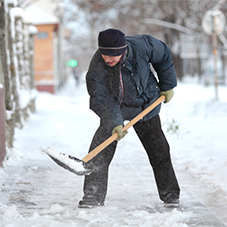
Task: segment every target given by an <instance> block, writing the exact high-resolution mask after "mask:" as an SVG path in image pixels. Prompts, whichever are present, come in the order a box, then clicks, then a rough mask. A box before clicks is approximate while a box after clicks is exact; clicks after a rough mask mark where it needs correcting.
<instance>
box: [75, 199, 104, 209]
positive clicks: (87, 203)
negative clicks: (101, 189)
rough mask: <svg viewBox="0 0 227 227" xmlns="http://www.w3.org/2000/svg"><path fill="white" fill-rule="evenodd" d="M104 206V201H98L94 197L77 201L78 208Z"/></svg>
mask: <svg viewBox="0 0 227 227" xmlns="http://www.w3.org/2000/svg"><path fill="white" fill-rule="evenodd" d="M101 206H104V202H98V201H96V200H94V199H82V200H81V201H80V202H79V205H78V208H86V209H92V208H94V207H101Z"/></svg>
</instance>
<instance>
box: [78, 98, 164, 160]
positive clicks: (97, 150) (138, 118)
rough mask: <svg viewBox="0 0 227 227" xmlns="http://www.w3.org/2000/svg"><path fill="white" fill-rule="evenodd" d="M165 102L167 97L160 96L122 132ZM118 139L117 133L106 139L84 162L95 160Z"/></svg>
mask: <svg viewBox="0 0 227 227" xmlns="http://www.w3.org/2000/svg"><path fill="white" fill-rule="evenodd" d="M164 100H165V95H162V96H160V97H159V98H158V99H157V100H156V101H155V102H153V103H152V104H151V105H150V106H148V107H147V108H146V109H145V110H143V111H142V112H141V113H140V114H138V115H137V116H136V117H134V118H133V119H132V120H131V121H130V122H128V123H127V124H126V125H125V126H124V127H123V129H122V131H125V130H128V129H129V128H130V127H131V126H133V125H134V124H135V123H137V122H138V121H139V120H140V119H142V118H143V117H144V116H145V115H147V114H148V113H149V112H150V111H151V110H153V109H154V108H155V107H156V106H158V105H159V104H160V103H161V102H162V101H164ZM117 138H118V134H117V132H116V133H114V134H113V135H112V136H110V137H109V138H108V139H106V140H105V141H104V142H103V143H101V144H100V145H99V146H97V147H96V148H95V149H93V150H92V151H91V152H90V153H88V154H87V155H86V156H85V157H84V158H83V159H82V161H84V162H88V161H90V160H91V159H92V158H94V157H95V156H96V155H97V154H99V153H100V152H101V151H102V150H103V149H104V148H106V147H107V146H108V145H110V144H111V143H112V142H113V141H114V140H116V139H117Z"/></svg>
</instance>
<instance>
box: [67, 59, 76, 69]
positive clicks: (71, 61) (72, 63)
mask: <svg viewBox="0 0 227 227" xmlns="http://www.w3.org/2000/svg"><path fill="white" fill-rule="evenodd" d="M67 64H68V65H69V66H71V67H76V66H77V65H78V62H77V61H76V60H74V59H71V60H69V61H68V62H67Z"/></svg>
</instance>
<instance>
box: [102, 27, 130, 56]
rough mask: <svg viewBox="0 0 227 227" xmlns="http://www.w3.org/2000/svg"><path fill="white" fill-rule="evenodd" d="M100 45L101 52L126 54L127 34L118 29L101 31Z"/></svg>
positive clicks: (109, 54) (104, 53) (110, 54)
mask: <svg viewBox="0 0 227 227" xmlns="http://www.w3.org/2000/svg"><path fill="white" fill-rule="evenodd" d="M98 45H99V50H100V52H101V54H103V55H108V56H119V55H122V54H124V52H125V50H126V47H127V44H126V40H125V34H124V33H123V32H122V31H120V30H117V29H112V28H110V29H107V30H105V31H101V32H100V33H99V37H98Z"/></svg>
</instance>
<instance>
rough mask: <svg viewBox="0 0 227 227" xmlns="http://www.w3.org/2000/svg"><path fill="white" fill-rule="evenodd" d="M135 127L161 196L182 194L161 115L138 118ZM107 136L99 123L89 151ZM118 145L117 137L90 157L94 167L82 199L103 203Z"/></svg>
mask: <svg viewBox="0 0 227 227" xmlns="http://www.w3.org/2000/svg"><path fill="white" fill-rule="evenodd" d="M133 127H134V129H135V131H136V133H137V135H138V137H139V139H140V141H141V142H142V144H143V146H144V148H145V150H146V152H147V155H148V158H149V160H150V164H151V166H152V167H153V171H154V176H155V180H156V184H157V188H158V192H159V197H160V199H161V200H163V201H167V200H169V199H177V198H179V194H180V188H179V185H178V182H177V179H176V176H175V173H174V170H173V166H172V163H171V158H170V152H169V150H170V149H169V144H168V142H167V140H166V138H165V135H164V133H163V131H162V129H161V123H160V118H159V115H157V116H155V117H153V118H152V119H150V120H148V121H145V122H138V123H136V124H135V125H134V126H133ZM108 137H109V135H108V133H106V131H105V128H104V127H103V126H102V125H100V127H99V128H98V130H97V131H96V133H95V135H94V137H93V140H92V143H91V147H90V149H89V151H91V150H93V149H94V148H95V147H97V146H98V145H99V144H100V143H102V142H103V141H104V140H106V139H107V138H108ZM116 146H117V142H116V141H115V142H113V143H112V144H110V145H109V146H108V147H106V148H105V149H104V150H103V151H102V152H100V153H99V154H98V155H97V156H96V157H95V158H93V159H92V160H91V161H90V162H91V164H92V165H93V166H94V167H95V169H94V171H93V172H92V173H91V174H90V175H88V176H85V181H84V197H83V199H92V200H93V199H94V200H96V201H98V202H100V203H102V202H104V201H105V197H106V193H107V182H108V168H109V165H110V162H111V160H112V159H113V156H114V153H115V150H116Z"/></svg>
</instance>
